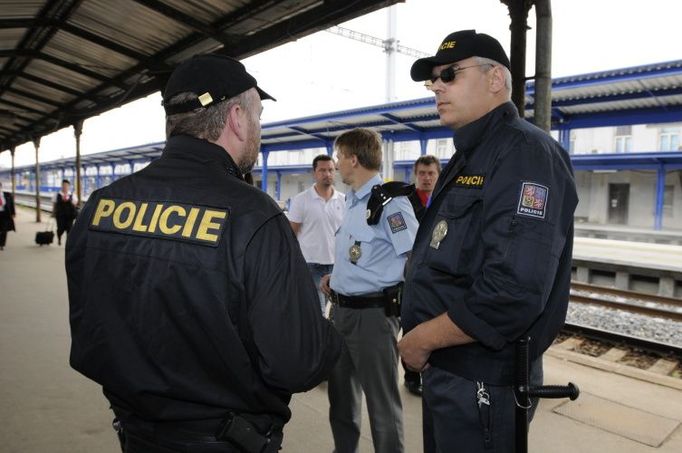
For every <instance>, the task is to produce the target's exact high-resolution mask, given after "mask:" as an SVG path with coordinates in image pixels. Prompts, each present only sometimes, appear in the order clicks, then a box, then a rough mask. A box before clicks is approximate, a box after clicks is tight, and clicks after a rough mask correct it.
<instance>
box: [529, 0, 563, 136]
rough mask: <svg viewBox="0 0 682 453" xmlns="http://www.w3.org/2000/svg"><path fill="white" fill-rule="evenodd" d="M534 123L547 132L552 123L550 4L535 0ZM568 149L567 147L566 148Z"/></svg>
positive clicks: (546, 1) (545, 0) (542, 0)
mask: <svg viewBox="0 0 682 453" xmlns="http://www.w3.org/2000/svg"><path fill="white" fill-rule="evenodd" d="M535 15H536V17H537V26H536V27H537V30H536V31H535V125H536V126H537V127H539V128H540V129H542V130H543V131H545V132H549V129H550V127H551V125H552V5H551V3H550V0H535ZM566 149H568V148H566Z"/></svg>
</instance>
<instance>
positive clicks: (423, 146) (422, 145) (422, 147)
mask: <svg viewBox="0 0 682 453" xmlns="http://www.w3.org/2000/svg"><path fill="white" fill-rule="evenodd" d="M428 145H429V139H428V138H420V139H419V146H420V149H419V152H420V154H421V155H422V156H423V155H425V154H426V147H427V146H428Z"/></svg>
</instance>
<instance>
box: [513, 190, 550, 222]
mask: <svg viewBox="0 0 682 453" xmlns="http://www.w3.org/2000/svg"><path fill="white" fill-rule="evenodd" d="M548 197H549V189H548V188H547V187H545V186H543V185H540V184H536V183H534V182H526V181H524V182H523V183H522V184H521V194H520V196H519V205H518V207H517V208H516V213H517V214H521V215H525V216H528V217H535V218H537V219H544V218H545V211H546V209H547V199H548Z"/></svg>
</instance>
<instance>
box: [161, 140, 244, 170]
mask: <svg viewBox="0 0 682 453" xmlns="http://www.w3.org/2000/svg"><path fill="white" fill-rule="evenodd" d="M163 156H167V157H177V158H180V159H190V160H196V161H199V162H205V163H218V164H219V165H220V166H221V167H223V168H224V169H225V171H226V172H227V174H229V175H232V176H236V177H237V178H239V179H242V180H243V179H244V175H243V174H242V172H241V170H239V167H237V164H235V163H234V160H232V156H230V154H229V153H228V152H227V150H226V149H225V148H223V147H222V146H218V145H216V144H215V143H211V142H209V141H206V140H202V139H200V138H195V137H190V136H189V135H174V136H172V137H170V138H169V139H168V140H167V141H166V148H165V149H164V150H163Z"/></svg>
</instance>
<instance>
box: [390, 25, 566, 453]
mask: <svg viewBox="0 0 682 453" xmlns="http://www.w3.org/2000/svg"><path fill="white" fill-rule="evenodd" d="M411 76H412V79H413V80H415V81H426V85H427V87H428V88H429V89H430V90H431V91H433V93H434V95H435V102H436V107H437V110H438V115H439V116H440V121H441V123H442V124H443V125H446V126H448V127H450V128H451V129H452V130H453V131H454V142H455V147H456V152H455V154H454V155H453V156H452V158H451V159H450V162H449V163H448V165H447V166H446V167H445V168H444V169H443V172H442V173H441V175H440V177H439V179H438V182H437V183H436V187H435V189H434V192H433V194H432V198H431V204H430V206H429V208H428V209H427V211H426V214H425V216H424V218H423V219H422V222H421V224H420V227H419V232H418V233H417V238H416V240H415V245H414V249H413V253H412V257H411V258H410V262H409V263H408V266H407V272H406V279H405V292H404V296H403V307H402V323H403V329H404V331H405V336H404V337H403V339H402V340H401V341H400V344H399V349H400V353H401V356H402V358H403V360H404V361H405V363H406V364H407V365H408V366H409V367H410V368H412V369H414V370H418V371H422V372H423V374H422V379H423V398H422V401H423V427H424V428H423V429H424V451H425V452H426V453H435V452H451V451H466V452H467V453H477V452H486V453H487V452H511V451H513V448H514V407H515V402H514V401H515V400H514V394H513V391H512V387H511V385H512V383H513V376H514V350H515V342H516V341H517V340H518V339H519V338H521V337H526V336H529V337H531V357H530V358H531V361H532V363H531V381H532V382H533V383H534V384H536V385H539V384H540V383H541V381H542V354H543V352H544V351H545V350H546V349H547V348H548V347H549V345H550V344H551V343H552V341H553V339H554V337H555V336H556V334H557V333H558V331H559V329H560V327H561V326H562V325H563V322H564V318H565V314H566V308H567V304H568V295H569V286H570V278H571V251H572V243H573V212H574V210H575V207H576V204H577V201H578V199H577V195H576V189H575V182H574V178H573V171H572V168H571V163H570V160H569V157H568V154H567V153H566V151H565V150H563V149H562V148H561V146H560V145H559V144H558V143H557V142H556V141H554V140H553V139H552V138H551V137H550V136H549V135H548V134H546V133H545V132H543V131H541V130H540V129H538V128H536V127H534V126H533V125H532V124H530V123H529V122H527V121H525V120H524V119H522V118H519V115H518V112H517V110H516V108H515V107H514V105H513V104H512V103H511V102H510V98H511V74H510V72H509V59H508V58H507V56H506V54H505V52H504V50H503V49H502V46H501V45H500V43H499V42H498V41H497V40H495V39H494V38H492V37H490V36H488V35H485V34H482V33H476V31H474V30H465V31H459V32H455V33H452V34H450V35H449V36H447V37H446V38H445V39H444V40H443V42H442V43H441V45H440V46H439V48H438V51H437V52H436V55H435V56H433V57H429V58H423V59H420V60H417V61H416V62H415V63H414V64H413V66H412V70H411ZM531 414H532V411H531Z"/></svg>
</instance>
